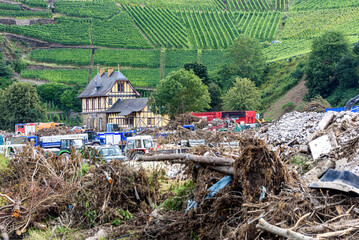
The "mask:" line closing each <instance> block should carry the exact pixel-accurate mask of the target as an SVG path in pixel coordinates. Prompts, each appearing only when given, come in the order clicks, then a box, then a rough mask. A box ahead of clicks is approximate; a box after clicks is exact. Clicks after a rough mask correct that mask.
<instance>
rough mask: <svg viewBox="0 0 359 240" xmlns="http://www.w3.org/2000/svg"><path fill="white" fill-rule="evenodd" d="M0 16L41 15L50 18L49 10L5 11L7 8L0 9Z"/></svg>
mask: <svg viewBox="0 0 359 240" xmlns="http://www.w3.org/2000/svg"><path fill="white" fill-rule="evenodd" d="M0 16H7V17H42V18H50V17H52V13H51V12H43V11H34V12H33V11H22V10H18V11H12V10H11V11H7V10H0Z"/></svg>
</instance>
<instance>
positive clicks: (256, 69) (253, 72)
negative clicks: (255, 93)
mask: <svg viewBox="0 0 359 240" xmlns="http://www.w3.org/2000/svg"><path fill="white" fill-rule="evenodd" d="M263 56H264V54H263V51H262V46H261V45H260V44H259V42H258V41H257V40H255V39H253V38H251V37H248V36H244V35H240V36H239V37H238V38H237V39H236V41H235V42H234V44H233V45H232V46H231V47H229V48H228V49H227V54H226V58H228V63H227V64H224V65H223V66H222V67H221V68H220V69H219V71H218V74H219V78H220V79H221V83H222V85H225V86H230V84H228V81H230V82H231V81H232V79H231V77H233V76H239V77H241V78H249V79H251V80H252V81H253V82H255V83H256V84H257V85H260V83H261V78H262V74H263V69H264V65H265V60H264V57H263ZM226 82H227V84H226Z"/></svg>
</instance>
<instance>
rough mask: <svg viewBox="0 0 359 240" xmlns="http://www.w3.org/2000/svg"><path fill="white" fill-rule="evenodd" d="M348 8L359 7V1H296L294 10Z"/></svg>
mask: <svg viewBox="0 0 359 240" xmlns="http://www.w3.org/2000/svg"><path fill="white" fill-rule="evenodd" d="M347 7H359V0H340V1H338V0H305V1H303V0H296V1H295V2H294V4H293V7H292V9H293V10H296V11H302V10H318V9H331V8H347Z"/></svg>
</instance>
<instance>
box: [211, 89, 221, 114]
mask: <svg viewBox="0 0 359 240" xmlns="http://www.w3.org/2000/svg"><path fill="white" fill-rule="evenodd" d="M208 92H209V95H210V97H211V104H210V106H211V110H212V111H220V110H221V106H222V90H221V88H220V87H219V86H218V85H217V84H215V83H211V84H209V86H208Z"/></svg>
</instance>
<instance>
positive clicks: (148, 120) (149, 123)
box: [147, 118, 155, 125]
mask: <svg viewBox="0 0 359 240" xmlns="http://www.w3.org/2000/svg"><path fill="white" fill-rule="evenodd" d="M147 125H155V119H154V118H147Z"/></svg>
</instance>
